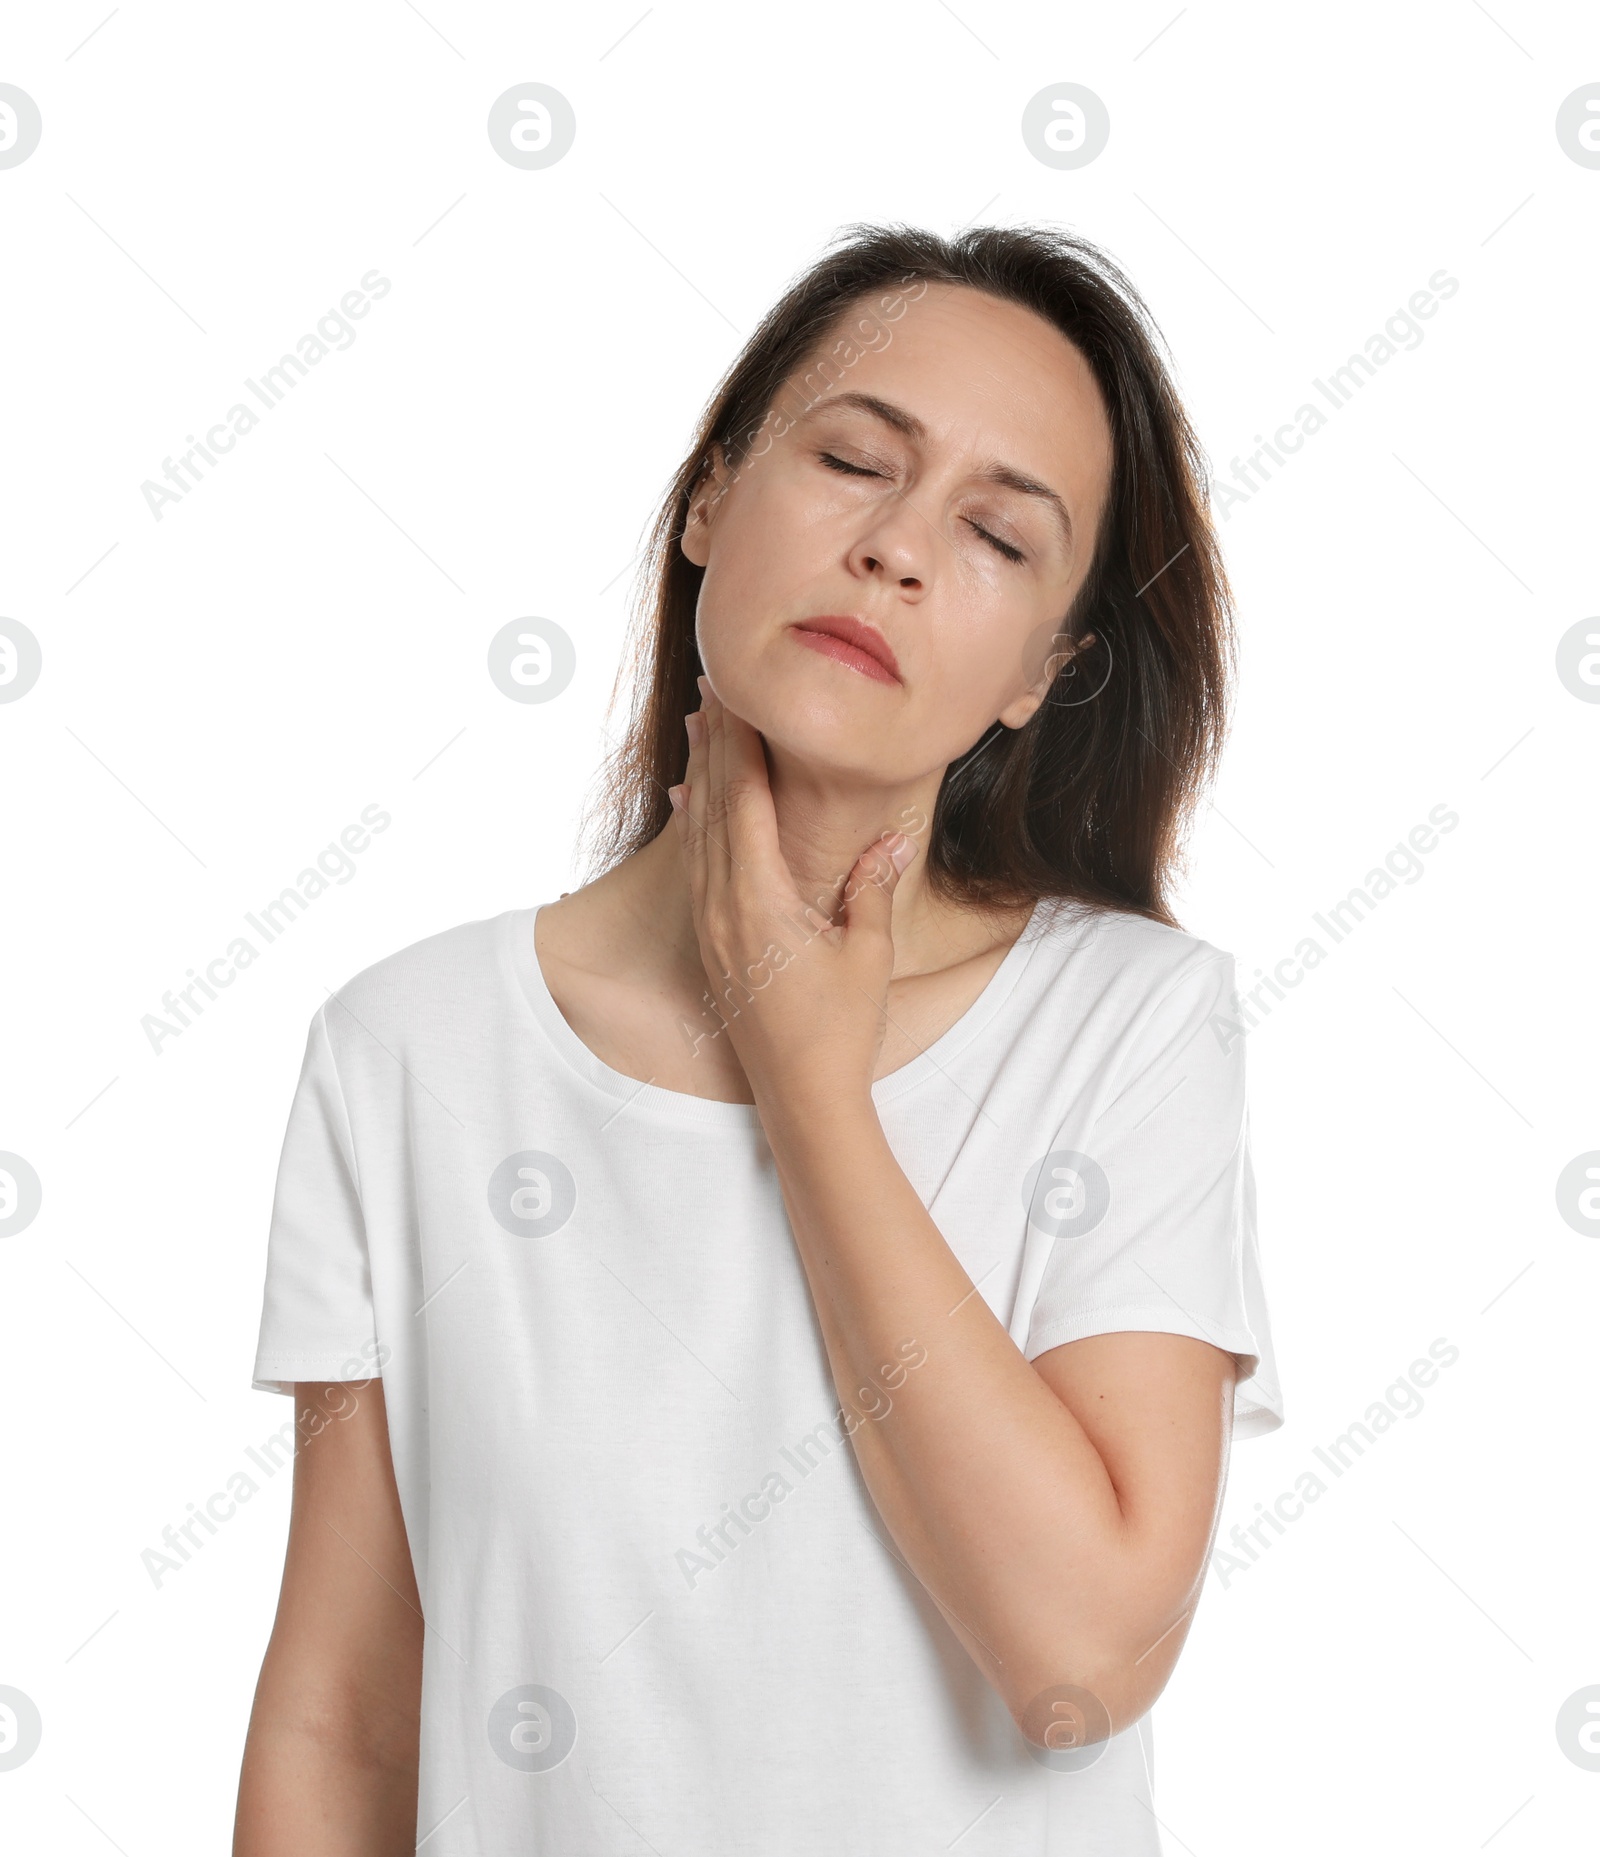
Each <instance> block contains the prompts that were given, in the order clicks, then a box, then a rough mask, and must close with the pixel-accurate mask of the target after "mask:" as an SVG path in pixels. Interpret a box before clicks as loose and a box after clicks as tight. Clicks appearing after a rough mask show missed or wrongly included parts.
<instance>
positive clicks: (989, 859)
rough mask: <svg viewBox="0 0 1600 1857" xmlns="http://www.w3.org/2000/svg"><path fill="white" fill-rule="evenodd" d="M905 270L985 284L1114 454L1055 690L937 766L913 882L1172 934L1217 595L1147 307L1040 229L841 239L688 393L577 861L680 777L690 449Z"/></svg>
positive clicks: (660, 815) (1214, 684)
mask: <svg viewBox="0 0 1600 1857" xmlns="http://www.w3.org/2000/svg"><path fill="white" fill-rule="evenodd" d="M919 279H926V280H927V281H928V282H934V283H945V284H962V285H967V286H969V287H971V288H973V289H976V290H983V291H987V292H989V293H990V294H991V295H993V296H996V297H999V298H1003V299H1005V300H1007V301H1009V302H1012V303H1018V304H1021V305H1023V306H1024V307H1025V308H1027V309H1031V310H1033V311H1035V312H1036V313H1037V314H1038V315H1040V316H1042V317H1043V318H1044V319H1045V320H1046V321H1048V322H1050V323H1053V324H1054V325H1055V327H1056V328H1058V329H1059V330H1060V331H1061V333H1062V334H1063V335H1064V336H1066V338H1067V339H1068V340H1069V341H1070V342H1072V343H1073V344H1074V345H1075V346H1076V347H1077V348H1078V349H1079V350H1080V351H1081V352H1082V354H1083V355H1084V357H1085V359H1086V360H1087V362H1088V364H1089V366H1090V368H1091V369H1092V370H1093V373H1094V377H1095V380H1096V381H1097V382H1098V384H1099V388H1100V392H1101V394H1102V396H1103V398H1104V400H1105V405H1106V410H1107V412H1108V414H1109V416H1110V425H1111V433H1112V440H1113V448H1114V458H1113V463H1112V472H1111V484H1110V489H1109V494H1108V498H1107V502H1106V508H1105V511H1104V514H1103V515H1102V518H1101V523H1100V532H1099V536H1098V539H1097V543H1096V547H1095V554H1094V559H1093V561H1092V563H1091V566H1090V569H1089V573H1088V576H1087V579H1086V580H1085V582H1084V585H1083V587H1082V589H1081V590H1080V592H1079V594H1078V596H1077V597H1076V599H1075V600H1074V601H1073V605H1072V610H1071V611H1070V612H1068V613H1067V614H1065V615H1064V616H1063V617H1062V619H1061V621H1060V625H1059V627H1058V630H1057V637H1056V640H1055V641H1053V643H1054V644H1055V645H1056V646H1059V647H1065V648H1064V649H1058V650H1056V651H1054V653H1053V655H1054V656H1055V657H1056V658H1057V659H1058V660H1059V662H1060V668H1059V669H1058V671H1057V673H1056V676H1055V681H1054V682H1053V683H1052V684H1051V686H1050V689H1049V693H1048V695H1047V696H1046V699H1045V701H1044V702H1043V703H1042V704H1041V705H1040V707H1039V709H1038V711H1037V712H1036V713H1035V714H1034V716H1033V717H1032V718H1031V719H1030V720H1029V721H1028V722H1027V723H1026V724H1025V725H1024V726H1023V727H1022V728H1020V729H1008V728H1005V727H1004V726H1002V725H1000V724H996V725H995V727H994V728H993V729H991V730H990V731H988V732H987V733H986V734H985V735H984V736H983V737H982V738H981V739H980V740H979V741H978V742H977V743H976V744H974V746H973V747H972V748H970V749H968V750H967V751H966V753H964V754H963V755H961V756H959V757H958V758H957V759H956V760H955V761H953V762H952V763H951V764H950V766H949V767H948V769H947V770H946V772H945V775H944V779H943V782H942V784H941V786H940V790H939V797H938V801H937V804H936V806H935V809H934V816H933V820H932V825H931V830H930V832H929V837H928V843H927V848H926V857H927V872H928V879H929V881H930V882H931V883H932V884H933V885H934V886H935V888H936V890H937V891H939V892H940V893H941V894H943V895H945V896H947V897H950V898H952V899H954V900H959V901H962V902H965V903H968V904H970V905H972V906H974V907H980V908H982V907H1010V906H1016V905H1020V904H1024V903H1028V902H1033V901H1037V900H1038V899H1040V898H1042V897H1048V896H1060V897H1071V898H1075V899H1078V900H1080V901H1082V902H1086V903H1090V904H1096V905H1101V906H1105V907H1110V908H1114V909H1122V910H1130V911H1133V912H1135V913H1137V914H1140V915H1145V916H1149V917H1152V918H1153V919H1154V920H1156V921H1159V922H1166V923H1169V924H1174V923H1175V919H1174V917H1173V914H1172V910H1171V902H1170V888H1171V884H1172V880H1173V876H1174V874H1175V868H1176V865H1177V861H1178V857H1179V853H1180V851H1181V848H1182V842H1183V838H1184V835H1185V832H1186V830H1187V826H1188V824H1189V821H1190V819H1191V817H1192V815H1193V811H1194V808H1195V805H1196V804H1197V802H1198V800H1199V798H1200V796H1201V793H1202V791H1203V789H1204V787H1205V785H1206V784H1207V782H1208V781H1209V779H1210V777H1211V776H1212V774H1213V773H1214V772H1215V768H1216V762H1217V757H1218V755H1219V752H1220V750H1221V746H1222V740H1223V734H1224V730H1225V718H1226V702H1227V694H1228V687H1229V684H1230V681H1231V673H1232V665H1233V631H1232V614H1231V597H1230V594H1229V590H1228V584H1227V578H1226V575H1225V573H1224V570H1223V566H1222V560H1221V554H1220V551H1219V549H1218V546H1217V540H1216V537H1215V534H1214V533H1213V530H1212V525H1211V518H1210V512H1209V508H1208V503H1207V484H1208V481H1209V474H1208V470H1207V466H1206V460H1205V455H1204V453H1203V451H1202V449H1201V446H1200V442H1199V440H1198V438H1197V436H1196V434H1195V431H1194V428H1193V427H1192V426H1191V424H1190V423H1189V419H1188V416H1187V414H1186V413H1185V411H1184V409H1183V406H1182V404H1181V403H1180V401H1179V398H1178V394H1177V390H1176V388H1175V387H1174V384H1173V381H1172V377H1171V374H1170V372H1169V370H1168V366H1167V363H1166V361H1165V360H1164V359H1163V356H1164V353H1165V344H1164V343H1163V341H1162V338H1161V336H1160V334H1159V332H1158V331H1157V329H1156V327H1155V324H1154V321H1153V319H1152V318H1151V315H1150V312H1149V310H1148V308H1147V307H1146V305H1145V303H1144V301H1143V299H1142V298H1141V297H1140V295H1139V293H1138V291H1137V290H1136V289H1135V288H1134V286H1133V285H1132V283H1131V282H1130V281H1129V280H1128V278H1127V276H1126V275H1125V274H1124V273H1123V271H1122V270H1121V269H1120V268H1119V267H1118V266H1117V264H1116V263H1115V262H1114V261H1113V260H1112V259H1111V258H1110V257H1108V256H1107V255H1106V254H1105V253H1104V252H1103V251H1101V250H1100V249H1099V248H1098V247H1096V246H1094V245H1092V244H1090V243H1089V242H1088V240H1086V239H1082V238H1079V237H1078V236H1076V235H1075V234H1073V233H1070V232H1066V231H1063V230H1061V229H1059V228H1056V227H1050V226H1024V227H1019V228H1006V227H998V226H980V227H974V228H971V229H969V230H966V231H962V232H959V233H957V234H956V235H955V236H954V237H953V238H943V237H941V236H939V235H938V234H937V233H933V232H928V231H924V230H921V229H918V228H915V227H909V226H874V225H866V224H856V225H852V226H848V227H846V228H845V229H844V230H843V231H842V232H841V233H840V234H839V236H838V239H837V240H836V242H835V247H834V249H832V250H830V251H829V252H828V253H827V254H826V255H825V256H824V257H822V258H821V259H819V260H818V262H817V263H816V264H814V265H813V266H812V267H811V268H810V269H809V270H808V271H806V272H805V273H804V274H803V275H802V276H801V277H800V278H799V279H798V280H797V281H796V282H795V283H794V284H792V285H791V286H790V288H789V289H788V290H787V291H786V292H785V294H784V295H783V297H782V298H781V299H780V300H779V301H778V302H777V303H776V304H775V305H774V306H773V308H772V309H771V310H770V311H769V312H768V313H767V315H766V317H765V318H764V319H763V320H762V322H761V324H760V326H759V327H758V328H757V329H756V331H755V333H754V334H753V335H752V336H751V337H750V339H749V341H748V342H747V343H746V344H745V346H744V349H743V350H742V352H741V353H740V354H739V356H738V358H737V359H736V360H735V361H734V363H733V364H732V366H731V367H730V368H729V370H728V371H727V373H726V374H725V375H724V377H723V379H722V381H721V382H720V384H719V385H718V387H717V389H716V391H715V393H714V394H713V396H712V398H711V400H710V401H709V403H708V405H707V407H706V410H705V412H704V414H703V415H702V417H701V420H700V424H699V429H698V430H697V432H696V433H695V438H694V443H693V445H692V446H691V448H690V450H689V452H688V455H687V456H686V457H685V459H684V461H683V463H682V465H681V466H680V467H679V469H678V471H677V473H676V474H675V476H674V477H673V479H672V482H671V485H670V487H669V488H668V490H667V493H666V496H665V498H664V499H663V501H662V503H661V506H660V509H659V512H658V513H657V515H656V518H655V521H654V523H653V525H652V527H651V529H650V531H649V535H648V539H647V542H646V563H645V571H644V574H643V575H642V577H641V582H640V585H641V586H642V588H643V590H644V592H643V598H642V599H641V600H640V601H639V602H638V603H637V604H636V606H635V610H634V620H633V630H632V634H631V644H630V652H629V656H628V661H627V663H626V664H625V666H624V671H623V673H622V674H621V675H623V676H626V675H631V676H632V677H633V680H634V682H633V692H632V713H631V717H630V720H629V724H628V727H627V730H626V733H625V735H624V736H623V738H622V740H621V741H620V742H618V743H617V744H616V746H615V748H614V750H613V751H612V753H611V754H610V755H609V756H608V758H607V762H606V765H605V769H604V772H603V774H602V777H601V781H600V783H599V786H598V788H597V797H596V799H595V800H593V801H591V806H590V811H589V813H588V815H587V818H586V831H585V839H586V841H587V843H588V845H589V847H590V853H591V861H592V864H593V866H594V867H595V868H597V869H601V870H603V869H609V868H610V867H611V866H612V865H613V864H615V863H617V862H618V861H620V860H621V859H622V858H624V857H626V856H628V855H629V854H630V853H632V852H634V851H637V850H639V849H641V848H642V847H643V846H644V845H646V844H648V843H649V842H650V841H651V840H652V839H653V838H654V837H656V835H657V834H658V833H659V832H661V831H662V830H663V829H664V828H665V826H666V825H667V822H668V820H669V818H670V816H671V807H670V804H669V802H668V799H667V788H668V787H669V786H672V785H674V784H675V783H676V782H678V781H680V780H681V779H682V778H683V775H684V769H685V763H686V760H687V756H688V744H687V741H686V739H685V735H684V728H683V718H684V716H685V714H686V713H687V712H688V711H689V710H691V709H695V708H697V707H698V706H699V701H700V698H699V692H698V690H697V689H696V687H695V678H696V677H697V676H699V675H700V674H701V672H702V669H703V667H702V665H701V663H700V654H699V651H698V649H697V648H696V644H695V610H696V604H697V601H698V598H699V592H700V581H701V577H702V574H703V572H704V570H703V569H702V568H699V567H696V566H695V565H694V563H693V562H692V561H690V560H689V559H688V558H687V556H686V555H685V554H684V553H683V550H682V548H681V547H680V546H679V541H680V538H681V537H682V535H683V532H684V527H685V524H686V522H687V520H688V512H689V506H690V501H691V497H692V495H693V493H694V491H695V490H696V488H697V487H698V486H699V484H700V483H701V481H702V479H703V477H704V476H705V474H706V472H707V470H708V469H709V467H710V463H711V456H710V448H711V445H712V444H713V442H715V443H717V444H720V445H721V447H722V448H723V452H724V454H725V456H726V458H727V461H728V463H729V465H730V466H731V467H732V468H733V469H734V470H735V471H737V468H738V465H739V464H740V462H741V461H742V460H743V458H744V457H745V456H746V454H747V452H748V451H749V449H750V447H751V444H752V441H753V440H755V439H756V438H757V437H758V436H759V435H760V434H761V432H762V429H763V424H764V422H765V421H766V420H767V417H768V414H769V411H770V410H771V408H772V407H773V404H774V400H775V398H776V396H777V394H778V392H779V389H780V388H781V387H782V386H783V385H784V383H785V382H786V381H787V380H789V378H790V376H791V375H793V374H795V373H796V372H797V370H800V369H801V368H803V367H804V366H805V364H806V363H807V362H808V361H811V362H814V363H815V367H814V370H813V372H814V374H815V375H816V376H817V377H818V378H819V379H820V381H821V383H822V384H820V385H819V386H818V387H817V388H816V390H815V392H814V393H813V395H812V397H813V398H815V397H820V395H821V394H822V393H825V392H826V391H827V390H828V385H829V384H831V381H830V380H829V375H828V364H827V362H826V361H825V360H818V359H817V357H818V356H819V355H820V353H821V351H822V347H823V344H824V343H825V342H826V341H827V339H828V338H829V337H830V336H831V335H834V334H836V333H837V331H838V330H839V329H840V327H841V325H842V324H843V323H844V321H845V319H846V317H847V315H848V313H849V312H850V311H852V310H853V309H858V308H860V307H861V306H862V305H863V304H864V303H866V302H867V301H868V300H877V299H881V298H882V297H884V295H885V294H886V293H888V294H889V295H891V296H892V293H893V292H894V291H896V290H900V291H905V290H906V289H907V288H908V287H909V286H914V285H915V281H916V280H919ZM839 371H840V370H839V369H837V368H835V369H834V370H833V373H834V376H835V377H837V374H838V372H839ZM807 378H808V380H809V379H810V378H811V376H809V375H808V377H807ZM768 443H769V444H770V443H771V440H770V438H769V439H768ZM1091 638H1092V640H1093V642H1092V643H1089V642H1088V641H1089V640H1090V639H1091ZM1080 642H1081V644H1082V648H1081V649H1079V650H1078V651H1077V652H1076V655H1071V648H1072V647H1073V646H1074V645H1077V644H1079V643H1080ZM1049 648H1050V647H1049V645H1048V644H1047V649H1046V650H1041V652H1040V653H1039V659H1040V663H1041V664H1043V663H1045V662H1047V651H1049ZM620 682H621V679H620V676H619V688H620Z"/></svg>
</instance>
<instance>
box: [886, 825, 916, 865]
mask: <svg viewBox="0 0 1600 1857" xmlns="http://www.w3.org/2000/svg"><path fill="white" fill-rule="evenodd" d="M888 850H889V862H890V863H891V864H892V865H893V866H894V867H895V869H896V871H903V870H904V869H905V867H906V866H907V865H908V864H909V863H910V862H911V860H912V859H913V858H914V857H915V856H916V855H917V848H916V846H915V845H914V844H913V843H912V842H911V840H910V839H909V838H907V837H906V835H905V833H904V832H896V833H895V835H894V837H893V838H891V839H890V840H889V846H888Z"/></svg>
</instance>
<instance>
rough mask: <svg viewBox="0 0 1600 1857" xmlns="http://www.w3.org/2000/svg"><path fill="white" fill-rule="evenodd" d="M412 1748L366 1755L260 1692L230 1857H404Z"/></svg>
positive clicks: (410, 1819) (411, 1810)
mask: <svg viewBox="0 0 1600 1857" xmlns="http://www.w3.org/2000/svg"><path fill="white" fill-rule="evenodd" d="M416 1818H417V1758H416V1748H415V1745H414V1744H413V1745H412V1746H411V1747H410V1748H409V1749H406V1748H403V1747H402V1748H400V1749H398V1750H396V1751H394V1752H392V1753H391V1752H379V1751H374V1750H365V1751H364V1750H362V1749H361V1748H360V1747H359V1746H358V1745H354V1744H352V1743H351V1742H350V1741H349V1740H348V1739H346V1738H345V1737H344V1732H343V1731H342V1730H335V1729H333V1728H329V1729H328V1730H327V1731H324V1730H322V1729H321V1728H319V1727H318V1726H317V1725H315V1724H312V1723H299V1722H296V1721H294V1720H293V1719H291V1718H289V1717H287V1716H286V1715H285V1714H284V1712H283V1711H281V1710H279V1709H277V1708H275V1707H274V1706H273V1700H272V1697H271V1694H270V1692H263V1693H261V1694H258V1696H257V1699H256V1707H255V1710H254V1712H253V1714H252V1716H251V1722H250V1732H249V1735H248V1737H247V1739H246V1742H245V1751H244V1763H243V1766H242V1769H241V1771H240V1776H239V1805H238V1815H237V1818H236V1820H235V1825H234V1840H233V1857H401V1854H402V1853H407V1854H409V1853H410V1852H412V1851H413V1850H414V1849H415V1848H416V1841H417V1826H416Z"/></svg>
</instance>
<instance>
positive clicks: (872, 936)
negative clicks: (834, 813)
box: [844, 832, 917, 949]
mask: <svg viewBox="0 0 1600 1857" xmlns="http://www.w3.org/2000/svg"><path fill="white" fill-rule="evenodd" d="M916 855H917V847H916V845H915V843H914V842H913V841H912V840H911V839H909V838H908V837H907V836H906V835H905V833H904V832H896V833H894V834H893V835H892V836H890V837H888V838H880V839H877V840H875V841H874V842H873V843H872V844H870V845H869V846H868V847H867V849H866V850H865V851H863V852H862V854H861V856H860V857H859V858H857V859H856V862H855V867H854V869H853V870H852V871H851V872H850V877H849V880H848V881H847V882H846V884H845V886H844V927H845V942H846V946H847V947H848V946H849V944H850V943H851V942H852V941H854V940H856V938H857V937H860V938H861V939H862V940H866V941H879V940H880V939H881V941H882V942H885V943H887V944H888V945H889V947H890V948H891V949H892V948H893V945H894V937H893V934H892V932H891V929H890V922H891V920H892V917H893V911H894V893H895V890H896V889H897V888H898V887H899V883H900V878H901V875H902V873H903V872H904V871H905V868H906V866H907V865H908V864H909V863H910V862H911V860H912V859H913V858H914V857H915V856H916Z"/></svg>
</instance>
